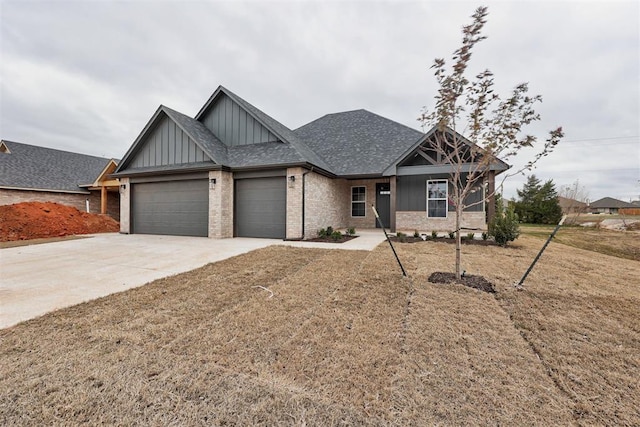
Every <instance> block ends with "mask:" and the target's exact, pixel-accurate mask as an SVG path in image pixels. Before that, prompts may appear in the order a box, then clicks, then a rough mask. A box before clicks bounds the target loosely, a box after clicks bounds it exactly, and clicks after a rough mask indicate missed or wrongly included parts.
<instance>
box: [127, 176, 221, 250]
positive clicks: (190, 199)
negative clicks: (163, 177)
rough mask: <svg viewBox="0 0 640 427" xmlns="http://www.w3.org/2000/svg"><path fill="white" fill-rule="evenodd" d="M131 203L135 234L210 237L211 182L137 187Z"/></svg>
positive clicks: (132, 188) (133, 190) (155, 183)
mask: <svg viewBox="0 0 640 427" xmlns="http://www.w3.org/2000/svg"><path fill="white" fill-rule="evenodd" d="M131 203H132V210H131V212H132V218H131V222H132V232H133V233H136V234H169V235H175V236H200V237H207V235H208V230H209V180H208V179H191V180H180V181H162V182H143V183H135V184H132V186H131Z"/></svg>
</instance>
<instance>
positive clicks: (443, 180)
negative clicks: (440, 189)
mask: <svg viewBox="0 0 640 427" xmlns="http://www.w3.org/2000/svg"><path fill="white" fill-rule="evenodd" d="M431 182H444V183H446V184H447V185H446V194H445V197H444V199H429V183H431ZM429 200H444V202H445V203H444V205H445V210H444V212H445V216H429ZM448 217H449V180H448V179H428V180H427V218H431V219H447V218H448Z"/></svg>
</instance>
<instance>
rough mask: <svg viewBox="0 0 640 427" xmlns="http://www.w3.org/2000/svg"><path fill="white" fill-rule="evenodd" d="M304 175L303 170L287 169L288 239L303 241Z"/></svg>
mask: <svg viewBox="0 0 640 427" xmlns="http://www.w3.org/2000/svg"><path fill="white" fill-rule="evenodd" d="M302 173H303V169H302V168H289V169H287V230H286V238H287V239H301V238H302V237H303V236H302V233H303V230H302V215H303V212H302V198H303V197H304V195H303V194H302ZM292 177H293V180H292V179H291V178H292Z"/></svg>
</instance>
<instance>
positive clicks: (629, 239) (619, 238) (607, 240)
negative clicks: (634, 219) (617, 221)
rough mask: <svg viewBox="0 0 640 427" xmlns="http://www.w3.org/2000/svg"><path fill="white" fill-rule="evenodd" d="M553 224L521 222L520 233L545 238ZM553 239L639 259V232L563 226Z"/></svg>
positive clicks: (631, 258)
mask: <svg viewBox="0 0 640 427" xmlns="http://www.w3.org/2000/svg"><path fill="white" fill-rule="evenodd" d="M554 228H555V227H554V226H549V225H533V224H522V225H521V226H520V230H521V232H522V234H526V235H529V236H534V237H537V238H540V239H545V240H546V239H547V238H548V237H549V235H550V234H551V233H552V232H553V229H554ZM554 241H555V242H558V243H562V244H565V245H568V246H573V247H574V248H580V249H585V250H588V251H593V252H597V253H601V254H604V255H611V256H615V257H619V258H625V259H630V260H635V261H640V234H639V233H637V232H621V231H613V230H604V229H597V228H592V227H581V226H563V227H561V228H560V230H559V231H558V233H557V234H556V235H555V237H554Z"/></svg>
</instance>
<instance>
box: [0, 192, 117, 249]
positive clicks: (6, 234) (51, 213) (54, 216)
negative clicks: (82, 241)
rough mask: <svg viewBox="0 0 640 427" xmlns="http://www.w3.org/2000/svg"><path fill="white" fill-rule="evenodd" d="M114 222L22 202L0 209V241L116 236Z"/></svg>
mask: <svg viewBox="0 0 640 427" xmlns="http://www.w3.org/2000/svg"><path fill="white" fill-rule="evenodd" d="M119 229H120V227H119V225H118V222H117V221H116V220H114V219H113V218H111V217H110V216H107V215H97V214H90V213H86V212H81V211H79V210H78V209H76V208H74V207H71V206H65V205H60V204H58V203H51V202H48V203H41V202H25V203H16V204H14V205H7V206H0V241H2V242H8V241H14V240H30V239H38V238H43V237H58V236H68V235H72V234H93V233H108V232H116V231H118V230H119Z"/></svg>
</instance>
